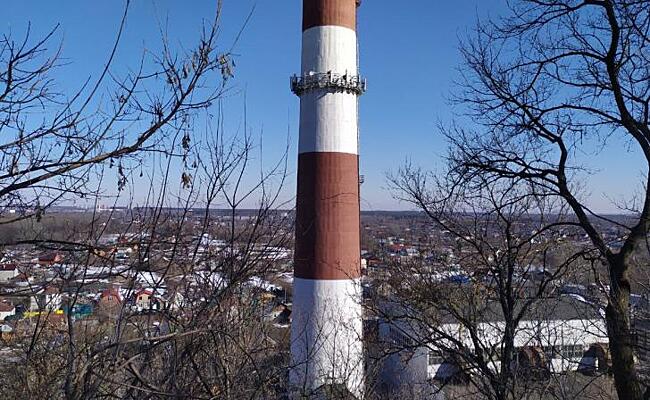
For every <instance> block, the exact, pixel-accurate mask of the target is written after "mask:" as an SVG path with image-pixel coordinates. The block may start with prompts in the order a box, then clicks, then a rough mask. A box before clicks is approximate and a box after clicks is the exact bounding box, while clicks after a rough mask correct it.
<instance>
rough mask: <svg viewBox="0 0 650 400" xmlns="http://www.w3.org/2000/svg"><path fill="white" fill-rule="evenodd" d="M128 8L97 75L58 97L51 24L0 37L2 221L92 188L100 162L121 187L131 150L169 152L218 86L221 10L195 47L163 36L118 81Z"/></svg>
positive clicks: (224, 75) (222, 71)
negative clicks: (44, 30)
mask: <svg viewBox="0 0 650 400" xmlns="http://www.w3.org/2000/svg"><path fill="white" fill-rule="evenodd" d="M128 10H129V2H128V1H127V2H126V6H125V7H124V13H123V15H122V19H121V21H119V24H118V29H117V33H116V37H115V41H114V45H113V47H112V50H111V53H110V54H108V56H107V60H106V63H105V65H104V68H103V70H102V71H101V74H100V75H99V77H98V78H96V79H91V78H88V80H87V81H86V82H85V83H84V84H83V85H82V87H80V88H79V89H78V90H77V91H76V92H72V93H64V92H59V91H58V90H59V88H58V86H57V85H56V78H55V76H54V75H55V73H56V71H57V69H58V68H60V67H62V65H61V64H62V62H61V59H60V57H61V49H60V46H59V47H58V48H56V49H55V50H54V51H51V50H50V49H49V48H48V46H51V45H52V41H53V40H54V36H55V34H56V32H57V30H58V27H55V28H54V29H52V30H51V31H50V32H49V33H48V34H47V35H45V36H44V37H42V38H37V39H34V38H33V34H32V32H31V29H30V27H28V28H27V30H26V33H25V34H24V37H23V38H20V39H15V38H13V37H11V36H8V35H4V36H3V37H2V40H0V87H1V89H0V130H1V131H2V142H1V143H0V169H1V170H2V173H0V182H1V183H0V186H1V187H2V188H1V189H0V199H1V200H0V201H1V207H2V213H3V215H7V211H8V210H9V209H15V210H17V211H18V213H17V214H16V215H15V216H13V217H11V218H8V219H5V220H4V221H3V223H11V222H13V221H15V220H16V219H20V218H26V217H31V216H37V217H38V216H40V215H41V214H42V213H43V211H44V210H45V209H46V208H47V207H48V206H50V205H52V204H55V203H56V202H57V201H60V200H62V199H69V198H71V197H72V196H78V197H79V196H84V195H86V194H88V193H89V192H92V191H93V190H96V185H93V183H96V181H95V179H96V178H97V175H96V174H97V172H98V171H97V169H98V167H100V166H106V165H107V164H108V165H109V166H110V167H115V169H116V170H117V175H118V188H120V189H121V188H123V186H124V185H125V183H126V178H127V175H128V173H129V170H130V166H131V165H132V164H136V165H137V162H134V161H137V159H135V157H136V156H137V154H140V153H143V152H145V151H146V152H154V151H169V150H170V149H169V144H170V142H171V141H172V140H171V139H173V137H174V136H175V134H177V133H179V132H180V133H182V135H181V136H183V135H186V136H187V138H184V140H185V141H184V143H186V144H189V141H190V137H189V129H188V128H189V127H190V126H191V125H190V124H191V122H192V118H193V115H194V114H195V113H196V111H198V110H201V109H205V108H206V107H208V106H210V105H211V104H212V103H213V102H214V101H215V100H216V99H218V98H219V97H220V96H221V95H222V94H223V92H224V91H225V90H226V82H227V80H228V78H230V77H231V76H232V73H233V70H232V67H233V64H232V60H231V56H230V53H229V50H228V49H224V50H223V51H221V52H220V51H219V50H218V46H219V43H217V32H218V28H219V18H220V13H221V11H220V10H221V5H220V2H218V5H217V11H216V12H215V15H214V19H213V20H211V21H207V22H206V24H205V26H204V27H203V30H202V32H201V37H200V39H198V40H197V44H196V45H195V46H194V47H192V48H190V49H188V50H186V51H176V50H174V49H173V48H172V47H171V46H170V45H169V41H168V40H167V38H166V37H165V36H164V33H163V37H162V49H161V51H160V53H157V54H154V53H149V52H146V51H144V52H143V57H142V61H141V62H140V64H139V65H137V66H135V67H132V69H131V71H133V72H129V73H127V74H126V75H125V76H119V75H117V74H116V73H115V72H113V67H114V66H113V64H114V62H115V58H116V53H117V51H118V48H119V46H120V42H121V40H122V36H123V31H124V27H125V23H126V20H127V15H128Z"/></svg>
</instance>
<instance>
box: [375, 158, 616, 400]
mask: <svg viewBox="0 0 650 400" xmlns="http://www.w3.org/2000/svg"><path fill="white" fill-rule="evenodd" d="M391 183H392V184H393V188H394V189H395V194H396V196H397V197H399V198H400V199H402V200H405V201H408V202H410V203H412V204H414V205H415V206H416V207H417V209H419V210H421V211H422V212H423V213H424V215H425V216H426V218H428V219H429V220H430V225H431V229H430V232H438V235H436V239H435V240H436V242H435V244H433V243H432V244H431V249H429V250H426V249H421V251H425V252H426V254H427V255H428V257H427V258H424V257H422V258H419V259H415V260H411V261H408V260H406V261H405V262H401V263H397V264H396V265H391V266H390V269H389V270H388V271H387V272H386V274H385V276H383V277H380V278H379V279H378V280H377V283H378V284H379V285H381V286H380V289H378V298H379V302H378V304H379V305H378V307H379V308H378V310H376V311H375V312H376V313H377V315H379V316H380V318H381V319H382V320H383V321H384V322H383V325H384V328H383V329H384V330H385V333H384V335H383V336H384V338H383V339H382V341H381V342H382V344H383V345H384V347H385V349H386V350H385V351H386V352H387V354H388V355H389V356H390V357H393V356H392V355H393V354H399V355H400V357H403V358H404V357H406V358H407V363H406V364H408V363H411V364H412V365H411V366H409V367H407V368H406V370H407V373H410V372H408V371H412V370H413V369H414V368H418V369H420V370H421V372H420V374H421V376H420V379H421V381H420V382H419V383H425V382H426V381H427V379H429V377H428V376H427V368H428V367H427V360H429V361H430V360H431V359H432V358H434V359H439V361H436V362H434V363H432V364H436V365H437V364H443V363H446V364H447V365H452V366H453V368H455V370H454V371H453V373H452V374H451V375H450V376H447V375H446V374H442V375H441V376H440V377H439V378H438V379H439V380H440V382H442V383H443V384H445V383H450V382H454V381H457V380H458V379H460V380H464V381H465V382H466V383H467V384H468V385H469V386H467V387H466V390H465V392H464V394H463V396H470V397H472V396H473V397H475V398H490V399H499V400H504V399H517V398H522V399H523V398H536V397H539V398H545V396H548V393H547V392H548V391H549V388H550V387H555V388H556V389H558V388H562V389H563V391H562V393H569V394H567V397H566V398H569V397H571V396H573V397H575V396H578V395H582V396H584V395H585V393H587V392H586V391H585V388H586V387H587V386H589V385H588V384H583V385H582V386H581V385H580V384H577V383H576V384H574V385H572V387H568V385H567V384H566V382H563V383H562V384H559V379H555V380H554V382H552V383H549V384H547V382H548V379H549V378H550V374H549V372H550V371H554V369H556V371H554V372H555V373H556V376H558V375H557V374H561V375H562V374H564V370H571V369H576V368H577V365H578V361H576V359H575V358H576V356H575V355H565V354H563V352H564V350H566V349H570V348H572V346H575V345H576V342H574V341H575V340H576V339H577V338H579V337H582V336H584V337H588V336H590V335H591V336H595V337H601V336H602V337H603V338H605V337H606V333H605V327H604V323H602V319H601V317H600V314H599V312H598V306H597V305H589V304H587V303H582V302H576V301H574V300H573V299H571V298H567V297H562V296H560V294H559V292H558V288H559V287H560V285H561V284H562V282H566V281H571V280H572V278H575V277H576V276H578V275H580V272H582V273H583V274H587V275H589V271H590V269H591V262H590V259H591V255H590V254H591V253H592V252H593V249H592V248H591V246H587V247H582V248H581V246H576V245H574V244H573V243H571V242H566V241H563V240H562V235H563V233H566V232H567V229H570V228H571V226H572V224H571V223H570V222H569V221H567V219H566V215H565V213H564V212H563V210H562V209H561V208H558V200H557V199H553V198H551V197H546V196H543V195H542V196H538V195H537V194H536V193H535V192H534V191H531V190H530V187H529V186H528V185H527V183H526V182H525V181H522V180H520V179H517V178H513V179H510V180H505V179H504V180H502V181H499V182H493V183H491V184H486V183H485V182H484V184H481V185H479V186H478V188H477V187H473V186H464V185H459V184H457V182H456V181H454V180H453V179H447V178H444V179H440V178H436V177H435V176H432V175H430V174H428V173H425V172H422V171H421V170H419V169H417V168H414V167H412V166H410V165H407V166H406V167H405V168H404V169H402V170H401V171H400V172H399V173H398V174H397V175H395V176H393V177H391ZM382 286H383V287H382ZM562 309H564V312H565V314H574V317H573V318H570V319H574V320H575V319H580V318H584V321H585V322H584V324H585V326H583V327H581V328H579V329H576V328H574V327H570V322H566V323H565V322H563V321H562V320H561V318H558V317H559V316H560V311H562ZM561 317H562V318H563V317H565V316H564V315H562V316H561ZM568 317H570V315H568ZM599 321H600V322H599ZM571 336H573V337H574V338H573V339H569V338H570V337H571ZM578 342H579V341H578ZM577 347H580V349H581V350H582V346H581V345H580V343H578V346H577ZM427 353H428V357H427ZM410 358H415V359H418V358H419V359H420V361H413V360H411V359H410ZM580 358H582V353H580V354H579V355H578V359H580ZM392 359H393V360H394V357H393V358H392ZM391 362H392V363H394V361H391ZM418 362H419V363H420V364H423V363H424V365H420V366H417V363H418ZM399 368H403V367H399ZM605 371H606V370H605ZM443 372H444V371H443ZM410 374H411V375H413V373H410ZM416 375H417V374H416ZM452 377H453V379H452ZM406 379H407V380H412V379H413V377H412V376H411V377H408V378H406ZM540 379H541V380H540ZM592 379H594V378H590V379H586V381H587V383H589V381H590V380H592ZM423 390H425V391H426V390H428V391H429V392H431V391H436V390H439V388H435V387H431V386H428V387H426V388H424V389H423ZM459 395H460V394H459ZM470 397H468V398H470ZM558 398H565V397H558Z"/></svg>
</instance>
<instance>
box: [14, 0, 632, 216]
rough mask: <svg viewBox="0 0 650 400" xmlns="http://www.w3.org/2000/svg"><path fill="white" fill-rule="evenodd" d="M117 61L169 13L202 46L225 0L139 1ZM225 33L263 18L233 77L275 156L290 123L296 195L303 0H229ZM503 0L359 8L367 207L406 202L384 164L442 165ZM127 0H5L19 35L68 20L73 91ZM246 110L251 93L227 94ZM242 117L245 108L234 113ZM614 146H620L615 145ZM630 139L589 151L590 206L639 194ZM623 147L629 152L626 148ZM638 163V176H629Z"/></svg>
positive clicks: (103, 52) (372, 0) (129, 59)
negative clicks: (467, 69) (481, 28)
mask: <svg viewBox="0 0 650 400" xmlns="http://www.w3.org/2000/svg"><path fill="white" fill-rule="evenodd" d="M132 3H133V4H132V8H131V10H130V15H129V19H128V22H127V30H126V34H125V40H124V41H123V45H122V47H121V48H120V52H119V54H118V57H119V58H118V62H119V63H121V64H120V65H122V64H130V65H133V66H136V65H137V62H138V60H139V57H140V54H141V51H142V49H143V48H144V47H150V48H151V47H153V48H155V47H156V46H157V45H158V43H159V34H158V27H159V21H164V20H167V21H168V26H169V34H170V37H172V38H174V39H175V40H177V41H178V43H179V44H187V45H189V44H191V43H192V41H193V39H194V38H196V37H197V33H198V31H199V29H200V24H201V20H202V19H203V18H211V16H212V15H213V13H214V9H215V1H204V0H192V1H171V0H169V1H151V0H136V1H133V2H132ZM223 3H224V10H223V25H222V29H223V33H222V39H221V40H222V43H223V45H224V47H229V45H230V44H231V43H232V41H233V38H234V37H235V36H236V34H237V32H238V31H239V30H240V28H241V27H242V24H243V23H244V21H245V19H246V17H247V15H248V14H249V13H250V12H251V11H252V13H253V14H252V18H251V20H250V22H249V24H248V26H247V27H246V28H245V29H244V31H243V36H242V37H241V39H240V41H239V42H238V44H237V46H236V48H235V52H236V53H237V55H238V56H237V59H236V63H237V67H236V70H235V80H234V81H233V85H234V87H235V88H237V89H242V90H241V91H240V93H243V92H245V93H246V103H247V108H248V119H249V123H250V125H251V126H252V127H253V128H254V129H255V130H256V131H258V132H261V131H263V135H264V141H265V147H264V148H265V151H266V152H268V154H265V158H266V159H271V158H273V157H274V156H277V155H279V154H281V152H282V150H283V146H284V144H285V142H286V135H287V127H289V134H290V143H291V157H290V169H291V172H292V176H291V177H290V180H289V183H288V186H287V190H288V193H289V195H290V194H291V193H292V192H293V191H294V186H295V160H296V159H297V155H296V154H295V153H296V148H297V140H298V130H297V126H298V109H299V102H298V98H296V97H295V96H294V95H292V94H291V92H290V90H289V85H288V80H289V76H290V75H291V74H293V73H295V72H298V71H299V68H300V37H301V36H300V35H301V22H300V19H301V1H300V0H224V2H223ZM504 3H505V2H504V1H502V0H457V1H432V0H408V1H387V0H365V1H364V2H363V5H362V7H361V9H360V13H359V40H360V49H361V71H362V74H363V75H365V76H366V77H367V79H368V84H369V89H368V92H367V93H366V94H365V95H364V96H363V97H362V98H361V109H360V112H361V114H360V124H361V173H362V174H363V175H365V183H364V185H363V186H362V208H363V209H366V210H381V209H405V208H408V206H407V205H404V204H399V203H398V202H397V201H395V200H393V199H392V198H391V196H390V194H389V193H388V192H387V191H386V190H385V189H384V188H385V186H386V178H385V174H386V173H387V172H389V171H391V170H395V169H397V168H398V167H399V166H400V165H401V164H402V163H403V162H404V161H405V160H406V159H407V158H409V159H411V160H412V161H413V162H414V163H416V164H418V165H421V166H422V167H424V168H429V169H435V168H440V167H441V165H442V163H443V160H442V158H441V157H442V155H444V153H445V146H446V145H445V143H444V141H443V139H442V138H441V136H440V135H439V134H438V132H437V131H436V128H435V125H436V122H437V121H438V120H441V121H449V120H451V118H452V117H453V113H454V111H455V110H454V109H453V108H452V107H451V106H450V105H449V104H448V102H447V101H446V98H448V95H449V93H450V91H451V90H452V89H453V80H454V78H455V77H457V76H458V75H457V71H456V69H457V68H458V67H459V65H460V63H461V59H460V57H459V52H458V50H457V46H458V37H459V36H463V35H465V34H466V33H467V32H468V30H471V28H472V26H473V24H474V23H475V21H476V18H477V15H479V16H486V15H488V14H489V15H493V16H495V15H499V14H500V13H502V12H504V10H505V4H504ZM122 5H123V3H122V2H120V1H88V0H66V1H29V2H28V1H11V2H3V22H2V23H3V26H2V28H3V29H4V31H5V32H8V31H11V32H12V33H13V34H14V35H16V36H20V35H21V34H22V33H23V32H24V30H25V28H26V26H27V23H28V22H31V23H32V29H33V31H34V32H35V33H36V34H38V33H42V32H44V31H45V30H47V29H49V28H51V27H53V26H54V25H55V24H57V23H60V24H61V33H62V39H63V55H64V57H65V58H67V60H68V61H69V62H70V64H69V65H67V66H66V67H64V68H63V69H62V70H60V71H59V74H58V75H57V78H59V81H60V84H61V85H62V86H68V87H64V88H63V89H64V90H70V91H72V90H73V89H74V88H77V87H78V86H79V85H80V84H81V82H82V81H83V80H84V79H85V78H86V77H88V76H89V75H93V76H96V75H98V74H99V71H100V70H101V68H102V66H103V63H104V61H105V60H106V58H107V54H108V51H109V49H110V47H111V45H112V40H113V37H114V34H115V32H116V30H117V26H118V23H119V19H120V16H121V13H122V11H123V10H122ZM228 102H229V105H228V107H231V108H232V110H233V111H234V112H235V113H240V111H239V110H241V108H242V104H243V95H241V94H239V95H234V96H233V97H232V98H231V99H229V100H228ZM232 118H233V119H237V118H239V116H237V115H235V116H233V117H232ZM610 150H611V151H610ZM624 151H625V149H624V146H623V145H619V146H614V145H611V148H610V147H608V149H607V151H604V152H601V154H600V155H598V156H593V155H590V154H587V155H585V157H588V158H589V160H590V161H593V163H594V166H595V167H596V168H598V169H599V172H598V173H597V175H596V176H594V177H593V178H592V179H591V180H590V182H589V184H590V186H589V187H590V190H591V192H592V199H591V204H592V205H593V206H594V207H595V208H597V209H599V210H604V211H608V210H610V209H611V207H610V206H609V205H608V201H607V199H606V198H605V196H603V193H605V192H608V193H610V196H611V197H617V196H620V195H625V194H629V193H631V189H630V188H631V187H632V186H633V185H634V184H636V183H637V181H638V178H639V176H640V174H641V167H640V166H641V164H640V160H639V157H638V155H635V154H625V153H624ZM621 152H623V153H624V156H623V157H621ZM628 169H631V171H632V177H631V178H624V179H622V178H621V176H622V172H624V171H626V170H628Z"/></svg>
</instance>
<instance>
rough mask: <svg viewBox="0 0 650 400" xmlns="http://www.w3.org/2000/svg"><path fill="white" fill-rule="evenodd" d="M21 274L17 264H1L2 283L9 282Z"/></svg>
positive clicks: (0, 280)
mask: <svg viewBox="0 0 650 400" xmlns="http://www.w3.org/2000/svg"><path fill="white" fill-rule="evenodd" d="M18 274H19V271H18V267H17V266H16V264H0V283H7V282H9V281H10V280H11V279H13V278H15V277H17V276H18Z"/></svg>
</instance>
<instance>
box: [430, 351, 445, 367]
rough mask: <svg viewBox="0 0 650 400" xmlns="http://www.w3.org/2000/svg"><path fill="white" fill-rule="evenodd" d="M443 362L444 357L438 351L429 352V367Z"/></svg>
mask: <svg viewBox="0 0 650 400" xmlns="http://www.w3.org/2000/svg"><path fill="white" fill-rule="evenodd" d="M444 362H445V357H444V356H443V354H442V352H441V351H440V350H429V365H440V364H442V363H444Z"/></svg>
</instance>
